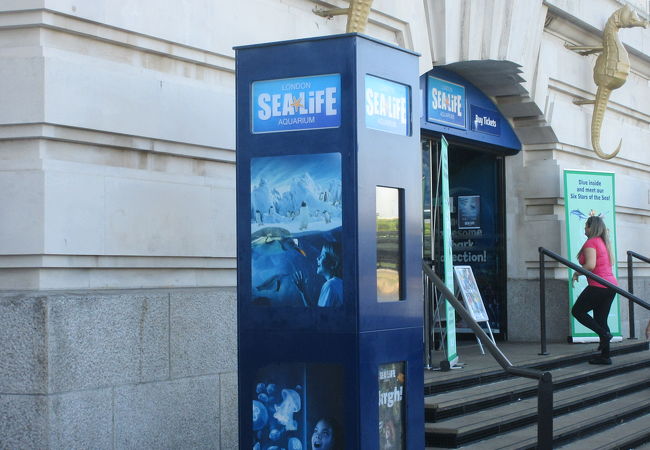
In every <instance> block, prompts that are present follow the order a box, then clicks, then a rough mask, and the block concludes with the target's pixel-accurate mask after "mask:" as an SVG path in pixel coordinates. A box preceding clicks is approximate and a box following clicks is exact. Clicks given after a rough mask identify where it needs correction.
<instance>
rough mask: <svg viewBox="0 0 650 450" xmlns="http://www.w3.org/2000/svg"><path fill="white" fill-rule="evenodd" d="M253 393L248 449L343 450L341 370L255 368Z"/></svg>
mask: <svg viewBox="0 0 650 450" xmlns="http://www.w3.org/2000/svg"><path fill="white" fill-rule="evenodd" d="M254 389H255V392H254V395H253V404H252V413H253V436H254V442H253V450H279V449H287V450H308V449H313V450H335V449H343V448H344V447H345V436H344V429H343V428H342V426H343V423H344V421H343V415H344V413H345V409H344V406H345V405H344V401H343V399H344V393H343V367H342V366H340V365H338V364H304V363H295V364H274V365H271V366H266V367H264V368H262V369H260V370H258V372H257V374H256V381H255V386H254Z"/></svg>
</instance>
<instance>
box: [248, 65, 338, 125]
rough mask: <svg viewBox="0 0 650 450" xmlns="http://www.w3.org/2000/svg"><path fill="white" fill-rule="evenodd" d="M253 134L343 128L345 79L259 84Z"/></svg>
mask: <svg viewBox="0 0 650 450" xmlns="http://www.w3.org/2000/svg"><path fill="white" fill-rule="evenodd" d="M252 89H253V91H252V96H251V99H252V102H253V104H252V105H251V111H252V116H253V117H252V118H251V128H252V132H253V133H274V132H278V131H300V130H309V129H319V128H337V127H339V126H340V125H341V75H340V74H329V75H317V76H311V77H298V78H283V79H278V80H264V81H256V82H254V83H253V86H252Z"/></svg>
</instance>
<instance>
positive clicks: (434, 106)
mask: <svg viewBox="0 0 650 450" xmlns="http://www.w3.org/2000/svg"><path fill="white" fill-rule="evenodd" d="M427 93H428V95H427V100H428V101H427V120H428V121H429V122H434V123H441V124H444V125H449V126H452V127H457V128H463V129H464V128H466V127H467V126H466V124H465V122H466V121H465V117H466V112H465V111H466V108H465V87H463V86H461V85H460V84H456V83H452V82H449V81H447V80H443V79H441V78H437V77H432V76H429V77H428V78H427Z"/></svg>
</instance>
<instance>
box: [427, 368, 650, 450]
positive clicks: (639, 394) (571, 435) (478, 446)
mask: <svg viewBox="0 0 650 450" xmlns="http://www.w3.org/2000/svg"><path fill="white" fill-rule="evenodd" d="M647 375H648V374H647V373H646V374H645V376H646V378H648V376H647ZM586 388H587V389H585V390H587V391H588V392H591V389H597V387H596V386H595V383H592V384H590V385H588V386H586ZM558 394H561V392H560V393H558ZM576 394H577V392H576ZM563 401H564V399H561V400H560V402H563ZM649 417H650V387H646V388H643V389H639V390H637V391H635V392H634V393H631V394H629V395H624V396H621V397H617V398H615V399H613V400H609V401H606V402H603V403H600V404H598V405H594V406H592V407H589V408H582V409H580V410H577V411H574V412H571V413H568V414H564V415H561V416H559V417H556V418H555V419H554V421H553V439H554V442H555V443H557V445H558V446H559V445H561V444H562V443H565V442H570V441H575V440H576V439H580V441H578V442H575V443H574V444H573V445H576V447H574V448H576V449H577V448H580V449H592V448H598V447H592V446H589V445H587V444H585V441H586V439H587V438H585V439H584V440H583V439H582V438H583V437H584V436H589V435H591V434H592V433H596V432H598V431H599V430H603V429H605V428H607V431H604V432H603V433H604V434H609V435H610V437H611V438H612V439H617V438H618V437H621V436H620V435H619V434H618V433H616V432H615V431H613V430H616V429H617V428H611V427H612V426H616V427H619V426H622V425H617V424H620V423H621V422H629V423H630V424H631V425H629V427H630V428H625V429H624V430H626V431H631V429H634V430H636V429H637V428H636V427H639V429H640V428H643V427H645V429H646V431H647V436H646V437H648V438H650V429H648V426H647V424H648V418H649ZM637 419H638V420H640V421H641V422H636V420H637ZM632 421H634V422H635V423H634V424H632ZM595 436H596V435H595V434H593V435H591V436H589V438H591V437H593V438H594V439H596V437H595ZM637 439H641V440H644V439H645V437H644V436H643V435H641V436H637ZM427 443H428V446H427V447H426V448H427V450H434V449H439V448H450V447H451V448H462V449H465V450H491V449H504V450H508V449H533V448H535V447H536V446H537V424H533V425H529V426H525V427H522V428H519V429H516V430H513V431H509V432H506V433H501V434H499V435H498V436H497V437H495V438H491V439H484V440H478V441H474V442H472V443H468V444H466V445H462V446H450V445H445V446H440V444H439V443H434V442H430V441H429V440H427ZM605 445H606V444H605ZM554 448H557V447H556V446H555V445H554ZM603 448H616V447H615V446H614V447H603ZM626 448H629V447H626ZM637 448H639V447H637Z"/></svg>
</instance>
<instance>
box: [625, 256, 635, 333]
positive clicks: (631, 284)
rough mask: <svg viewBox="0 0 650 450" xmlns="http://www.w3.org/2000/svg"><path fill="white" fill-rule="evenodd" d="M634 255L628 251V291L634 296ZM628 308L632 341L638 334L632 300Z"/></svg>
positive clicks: (628, 303) (628, 302)
mask: <svg viewBox="0 0 650 450" xmlns="http://www.w3.org/2000/svg"><path fill="white" fill-rule="evenodd" d="M632 264H633V262H632V253H630V251H629V250H628V252H627V291H628V292H629V293H630V294H634V271H633V270H632ZM627 307H628V319H629V324H630V339H636V333H635V330H634V328H635V327H634V303H633V302H631V301H630V300H628V301H627Z"/></svg>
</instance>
